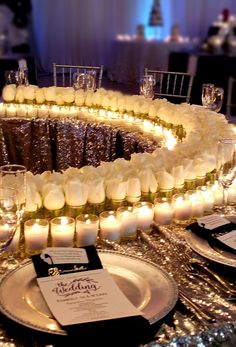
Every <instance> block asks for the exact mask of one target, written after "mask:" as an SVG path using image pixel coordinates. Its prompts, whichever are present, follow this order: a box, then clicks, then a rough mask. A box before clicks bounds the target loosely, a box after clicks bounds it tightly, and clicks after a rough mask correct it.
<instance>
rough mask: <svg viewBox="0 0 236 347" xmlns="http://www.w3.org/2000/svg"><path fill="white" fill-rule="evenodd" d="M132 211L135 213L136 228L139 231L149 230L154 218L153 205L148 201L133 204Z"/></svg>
mask: <svg viewBox="0 0 236 347" xmlns="http://www.w3.org/2000/svg"><path fill="white" fill-rule="evenodd" d="M134 211H135V212H137V218H138V224H137V227H138V228H139V229H141V230H149V229H150V226H151V224H152V222H153V217H154V206H153V204H152V203H151V202H148V201H140V202H136V203H135V204H134Z"/></svg>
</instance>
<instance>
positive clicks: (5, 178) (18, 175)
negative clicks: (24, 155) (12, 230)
mask: <svg viewBox="0 0 236 347" xmlns="http://www.w3.org/2000/svg"><path fill="white" fill-rule="evenodd" d="M26 171H27V169H26V167H25V166H23V165H17V164H9V165H3V166H0V185H2V186H6V187H11V188H14V189H15V190H16V197H17V214H18V218H17V221H18V224H17V226H18V227H20V222H21V220H22V217H23V214H24V211H25V204H26ZM18 264H19V262H18V261H17V260H16V259H15V258H14V257H13V254H11V252H9V256H8V259H7V261H5V262H3V263H2V267H6V268H7V269H10V268H14V267H15V266H17V265H18Z"/></svg>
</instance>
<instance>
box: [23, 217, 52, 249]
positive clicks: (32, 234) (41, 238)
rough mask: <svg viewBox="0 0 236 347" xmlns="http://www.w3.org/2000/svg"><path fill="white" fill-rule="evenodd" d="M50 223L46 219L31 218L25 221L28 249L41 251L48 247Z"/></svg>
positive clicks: (26, 246)
mask: <svg viewBox="0 0 236 347" xmlns="http://www.w3.org/2000/svg"><path fill="white" fill-rule="evenodd" d="M48 231H49V223H48V221H47V220H46V219H29V220H27V221H26V222H25V223H24V238H25V249H26V251H29V252H31V251H39V250H42V249H44V248H46V247H47V242H48Z"/></svg>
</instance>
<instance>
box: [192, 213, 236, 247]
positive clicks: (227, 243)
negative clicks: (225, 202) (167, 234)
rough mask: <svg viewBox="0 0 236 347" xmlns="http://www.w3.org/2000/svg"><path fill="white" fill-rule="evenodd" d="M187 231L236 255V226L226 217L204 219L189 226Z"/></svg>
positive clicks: (216, 216) (211, 216)
mask: <svg viewBox="0 0 236 347" xmlns="http://www.w3.org/2000/svg"><path fill="white" fill-rule="evenodd" d="M186 229H187V230H191V231H192V232H194V233H195V234H197V235H199V236H200V237H202V238H204V239H206V240H207V241H208V242H209V243H210V244H212V245H214V244H215V245H216V246H218V247H219V248H221V249H222V250H225V251H228V252H233V253H236V224H235V223H233V222H231V221H229V220H228V219H226V218H224V217H221V216H218V215H210V216H206V217H202V218H199V219H198V220H197V222H194V223H192V224H190V225H188V226H187V227H186Z"/></svg>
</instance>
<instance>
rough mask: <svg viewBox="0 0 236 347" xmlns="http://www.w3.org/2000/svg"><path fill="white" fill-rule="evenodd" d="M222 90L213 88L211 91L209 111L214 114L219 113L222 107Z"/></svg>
mask: <svg viewBox="0 0 236 347" xmlns="http://www.w3.org/2000/svg"><path fill="white" fill-rule="evenodd" d="M223 100H224V89H223V88H220V87H214V88H213V90H212V101H211V104H210V109H211V110H212V111H215V112H219V111H220V110H221V107H222V105H223Z"/></svg>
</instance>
